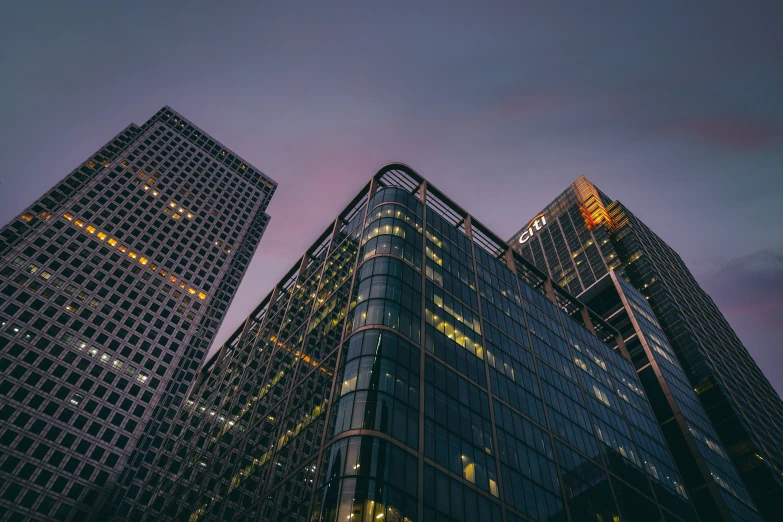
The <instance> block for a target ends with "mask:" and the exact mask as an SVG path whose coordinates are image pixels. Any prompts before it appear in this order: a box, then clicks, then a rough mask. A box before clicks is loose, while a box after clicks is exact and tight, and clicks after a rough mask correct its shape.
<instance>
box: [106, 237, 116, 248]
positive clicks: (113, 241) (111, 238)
mask: <svg viewBox="0 0 783 522" xmlns="http://www.w3.org/2000/svg"><path fill="white" fill-rule="evenodd" d="M107 243H109V244H110V245H111V246H115V245H116V244H117V240H116V239H114V238H113V237H110V238H109V241H107Z"/></svg>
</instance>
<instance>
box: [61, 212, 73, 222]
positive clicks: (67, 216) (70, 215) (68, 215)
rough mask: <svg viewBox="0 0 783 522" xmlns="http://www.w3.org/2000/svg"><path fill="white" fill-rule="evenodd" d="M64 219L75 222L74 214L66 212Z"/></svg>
mask: <svg viewBox="0 0 783 522" xmlns="http://www.w3.org/2000/svg"><path fill="white" fill-rule="evenodd" d="M63 217H64V218H65V219H67V220H68V221H73V214H71V213H70V212H66V213H65V214H63Z"/></svg>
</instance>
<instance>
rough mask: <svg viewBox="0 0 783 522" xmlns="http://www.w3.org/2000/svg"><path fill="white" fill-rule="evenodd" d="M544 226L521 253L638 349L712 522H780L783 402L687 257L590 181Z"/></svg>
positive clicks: (520, 246) (549, 213)
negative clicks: (757, 520) (759, 520)
mask: <svg viewBox="0 0 783 522" xmlns="http://www.w3.org/2000/svg"><path fill="white" fill-rule="evenodd" d="M542 215H543V216H545V219H546V225H545V226H543V227H538V228H537V229H535V230H534V233H533V234H530V233H528V234H527V235H524V233H525V231H527V230H528V229H529V228H530V226H528V227H525V228H524V229H522V230H521V231H520V232H519V233H517V234H515V235H514V236H513V237H512V239H511V240H510V241H509V244H510V245H512V246H513V248H514V249H515V250H516V251H517V252H519V253H520V254H521V255H522V256H523V257H525V259H527V260H528V261H530V262H532V263H533V264H535V265H536V266H538V267H539V268H540V269H542V270H545V271H547V272H548V273H549V274H551V276H552V278H553V281H554V282H556V283H558V284H559V285H561V286H562V287H564V288H567V289H568V290H569V291H570V292H572V293H573V294H575V295H577V296H578V297H579V298H580V299H581V300H582V301H584V302H586V303H587V304H588V306H590V307H591V308H592V309H594V310H595V311H597V312H598V313H600V314H601V315H602V316H603V317H604V318H607V319H608V320H609V321H610V322H611V323H612V324H613V325H614V326H615V327H617V328H618V330H620V331H621V332H623V335H624V336H625V337H626V339H628V340H629V343H628V344H629V347H630V344H631V343H632V342H633V343H634V344H635V349H633V350H631V354H630V355H631V356H632V358H633V361H634V364H635V366H636V368H637V370H638V371H639V374H640V377H641V380H642V383H643V384H644V385H645V391H647V394H648V396H650V397H651V398H652V399H653V405H654V406H656V415H657V416H658V420H659V422H660V423H661V425H662V426H663V427H664V433H665V434H666V436H667V440H668V441H669V444H670V446H671V447H672V449H673V451H674V452H675V457H676V458H677V462H678V463H679V464H680V468H681V469H682V472H683V474H684V476H685V478H686V483H687V484H688V485H689V487H690V489H692V490H693V491H694V492H696V491H698V492H699V493H698V494H696V493H694V494H693V498H694V502H695V504H696V506H697V508H698V509H699V512H700V514H701V517H702V519H707V520H713V519H719V518H718V515H716V513H719V514H720V515H719V517H720V519H725V520H733V519H735V520H736V519H739V520H744V519H753V515H752V514H751V513H752V508H753V507H754V505H755V507H756V508H757V509H758V512H759V513H760V515H761V516H762V517H763V518H764V519H765V520H777V519H778V514H777V498H779V495H780V494H783V480H781V478H782V477H783V475H781V471H780V470H781V469H783V435H781V434H782V433H783V403H782V402H781V400H780V397H779V396H778V394H777V393H776V392H775V391H774V389H773V388H772V387H771V385H770V384H769V381H767V379H766V378H765V377H764V375H763V374H762V372H761V370H760V369H759V368H758V366H757V365H756V364H755V362H754V361H753V359H752V358H751V356H750V355H749V354H748V352H747V350H746V349H745V347H744V346H742V344H741V342H740V341H739V339H738V338H737V336H736V335H735V334H734V332H733V331H732V330H731V327H730V326H729V324H728V322H727V321H726V319H725V318H724V317H723V315H722V314H721V313H720V311H719V310H718V308H717V307H716V306H715V304H714V303H713V302H712V300H711V299H710V298H709V296H708V295H707V294H706V293H705V292H704V291H703V290H702V289H701V288H700V287H699V286H698V284H697V283H696V281H695V279H694V278H693V276H692V275H691V274H690V272H689V271H688V269H687V267H686V266H685V265H684V263H683V262H682V260H681V259H680V257H679V256H678V255H677V254H676V253H675V252H674V251H673V250H672V249H671V248H670V247H669V246H668V245H666V243H664V242H663V241H662V240H661V239H660V238H659V237H658V236H657V235H655V234H654V233H653V232H652V231H651V230H650V229H649V227H647V226H646V225H645V224H644V223H642V222H641V221H640V220H639V219H638V218H637V217H636V216H634V215H633V214H632V213H631V212H630V211H629V210H628V209H627V208H626V207H624V206H623V205H622V204H621V203H620V202H618V201H612V200H611V199H610V198H609V197H607V196H606V195H605V194H604V193H603V192H601V191H600V190H599V189H598V188H597V187H595V185H593V184H592V183H591V182H590V181H589V180H587V179H586V178H584V177H580V178H579V179H578V180H577V181H576V182H575V183H574V184H573V185H571V186H570V187H569V188H568V189H567V190H566V191H565V192H563V194H561V195H560V196H559V197H558V198H557V199H556V200H555V201H554V202H553V203H551V204H550V205H548V206H547V207H546V208H545V209H544V211H543V212H542ZM528 236H529V237H528ZM618 314H619V315H618ZM631 338H632V339H631ZM656 397H659V398H660V400H656ZM675 427H676V428H677V429H675ZM727 457H728V459H727ZM727 460H730V461H731V462H732V463H733V467H731V466H728V465H727ZM737 474H739V476H740V477H741V480H737V479H736V478H735V477H736V476H737ZM702 486H703V487H702ZM748 495H749V496H750V497H751V499H752V501H749V498H748ZM749 510H750V511H749Z"/></svg>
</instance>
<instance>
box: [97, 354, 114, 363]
mask: <svg viewBox="0 0 783 522" xmlns="http://www.w3.org/2000/svg"><path fill="white" fill-rule="evenodd" d="M109 359H111V355H109V354H108V353H104V354H103V355H101V358H100V359H99V360H100V361H101V362H102V363H103V364H106V363H108V362H109Z"/></svg>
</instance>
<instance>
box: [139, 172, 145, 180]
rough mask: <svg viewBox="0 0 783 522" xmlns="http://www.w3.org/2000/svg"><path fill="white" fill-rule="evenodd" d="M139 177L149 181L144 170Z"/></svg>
mask: <svg viewBox="0 0 783 522" xmlns="http://www.w3.org/2000/svg"><path fill="white" fill-rule="evenodd" d="M139 177H140V178H141V179H147V173H146V172H144V171H143V170H142V171H141V172H139Z"/></svg>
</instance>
